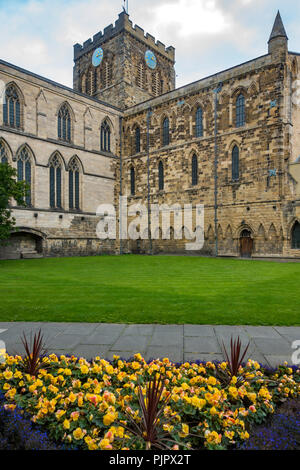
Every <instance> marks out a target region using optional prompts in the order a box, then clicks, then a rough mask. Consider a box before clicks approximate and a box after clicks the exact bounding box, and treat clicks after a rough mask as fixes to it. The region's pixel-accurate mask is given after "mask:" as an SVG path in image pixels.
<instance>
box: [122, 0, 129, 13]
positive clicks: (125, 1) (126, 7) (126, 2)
mask: <svg viewBox="0 0 300 470" xmlns="http://www.w3.org/2000/svg"><path fill="white" fill-rule="evenodd" d="M123 1H124V5H123V10H124V11H125V12H126V13H127V15H128V0H123Z"/></svg>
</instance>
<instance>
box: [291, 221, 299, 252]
mask: <svg viewBox="0 0 300 470" xmlns="http://www.w3.org/2000/svg"><path fill="white" fill-rule="evenodd" d="M292 248H295V249H300V224H299V222H296V223H295V225H294V227H293V229H292Z"/></svg>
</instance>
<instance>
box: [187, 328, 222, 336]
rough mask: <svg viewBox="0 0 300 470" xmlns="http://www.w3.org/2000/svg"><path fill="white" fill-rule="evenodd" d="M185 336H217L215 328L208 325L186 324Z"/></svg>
mask: <svg viewBox="0 0 300 470" xmlns="http://www.w3.org/2000/svg"><path fill="white" fill-rule="evenodd" d="M184 336H197V337H202V336H205V337H207V336H215V332H214V328H213V327H212V326H208V325H184Z"/></svg>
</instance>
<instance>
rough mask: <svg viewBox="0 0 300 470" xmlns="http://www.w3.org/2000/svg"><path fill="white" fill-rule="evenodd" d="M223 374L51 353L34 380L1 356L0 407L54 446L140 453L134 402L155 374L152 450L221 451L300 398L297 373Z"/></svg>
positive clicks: (247, 369) (192, 366)
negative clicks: (17, 412) (1, 397)
mask: <svg viewBox="0 0 300 470" xmlns="http://www.w3.org/2000/svg"><path fill="white" fill-rule="evenodd" d="M227 371H228V364H227V363H225V362H223V363H221V364H214V363H211V362H207V363H206V364H204V363H203V364H202V363H184V364H181V365H175V364H173V363H172V362H170V361H169V360H168V359H163V360H156V361H152V362H150V363H147V362H146V361H145V360H144V359H143V358H142V357H141V355H139V354H137V355H135V356H134V358H133V359H132V360H131V361H124V360H121V359H120V358H119V357H116V356H115V357H114V359H113V361H112V362H108V361H106V360H104V359H101V358H99V357H96V358H95V359H94V360H93V361H91V362H88V361H86V360H85V359H83V358H81V359H78V358H76V357H74V356H72V357H65V356H60V357H59V358H58V357H57V356H56V355H54V354H52V355H50V356H48V357H45V358H44V359H43V364H42V367H41V368H40V370H39V372H38V374H37V376H36V377H35V376H33V375H29V374H26V373H25V372H24V364H23V361H22V358H21V357H20V356H16V357H13V356H7V357H6V361H5V363H4V364H1V365H0V390H2V391H3V393H4V394H5V400H6V403H7V405H6V408H8V409H12V410H13V409H14V408H15V407H16V406H18V407H20V408H21V409H23V410H24V411H26V413H28V414H29V415H30V416H31V419H32V421H33V422H34V423H37V424H38V425H39V426H41V427H42V429H45V430H47V434H48V436H49V438H50V439H52V440H53V441H55V442H57V443H59V444H64V445H70V446H76V448H78V449H90V450H94V449H144V448H145V446H146V442H145V436H144V437H143V435H142V434H140V433H139V432H138V431H137V429H139V428H140V427H141V424H142V419H143V410H142V407H141V396H143V394H145V393H146V388H147V387H146V386H147V384H148V383H149V381H151V378H153V377H155V376H160V377H162V376H163V385H164V387H163V389H162V393H161V396H160V403H161V404H162V405H161V411H160V414H159V416H158V419H157V420H156V423H155V426H156V431H157V442H158V443H159V445H160V446H161V447H165V448H170V449H171V448H173V449H202V448H207V449H229V448H236V447H240V446H241V445H243V443H244V442H245V441H247V440H248V439H249V437H250V435H251V429H252V426H253V425H259V424H262V423H264V422H265V421H266V420H267V419H268V417H270V416H271V415H272V414H273V413H274V410H275V409H276V407H277V406H278V405H280V404H281V403H282V402H283V401H285V400H287V399H298V398H299V397H300V371H299V370H298V369H296V368H289V367H287V365H283V366H281V367H279V368H278V369H277V370H274V371H268V370H265V369H263V368H261V366H260V365H259V364H258V363H257V362H255V361H252V360H249V361H248V362H247V364H246V365H245V366H244V367H243V368H242V367H240V369H239V373H238V376H237V377H236V376H234V377H232V378H231V380H230V381H229V382H227V383H226V382H224V380H223V379H222V377H224V374H226V373H227ZM139 385H140V386H139ZM141 393H142V395H141ZM146 406H147V400H146ZM134 423H136V424H134ZM159 445H158V446H157V447H158V448H161V447H159Z"/></svg>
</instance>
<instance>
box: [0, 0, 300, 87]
mask: <svg viewBox="0 0 300 470" xmlns="http://www.w3.org/2000/svg"><path fill="white" fill-rule="evenodd" d="M122 5H123V1H122V0H9V1H7V0H0V18H1V28H0V58H1V59H3V60H5V61H7V62H10V63H12V64H15V65H18V66H19V67H22V68H25V69H27V70H29V71H31V72H35V73H37V74H39V75H42V76H44V77H47V78H49V79H52V80H55V81H56V82H59V83H62V84H64V85H66V86H69V87H72V74H73V45H74V44H75V43H77V42H78V43H83V42H84V41H86V40H87V39H89V38H92V37H93V35H94V34H96V33H97V32H98V31H101V30H103V29H104V28H105V27H106V26H108V25H109V24H111V23H114V22H115V21H116V19H117V18H118V14H119V13H120V12H121V11H122ZM278 9H279V10H280V12H281V16H282V19H283V22H284V25H285V28H286V31H287V35H288V37H289V50H290V51H296V52H300V29H299V26H298V24H299V20H300V2H299V0H129V15H130V19H131V21H132V22H133V24H138V25H139V26H140V27H142V28H143V29H144V30H145V32H148V33H150V34H151V35H152V36H155V38H156V39H158V40H160V41H161V42H163V43H164V44H165V45H166V46H170V45H172V46H173V47H175V49H176V66H175V67H176V74H177V77H176V86H177V87H178V86H182V85H185V84H187V83H190V82H192V81H195V80H199V79H201V78H203V77H206V76H208V75H211V74H213V73H216V72H219V71H221V70H224V69H226V68H229V67H232V66H235V65H238V64H240V63H242V62H246V61H247V60H250V59H253V58H254V57H258V56H260V55H263V54H265V53H267V41H268V39H269V36H270V33H271V30H272V26H273V23H274V19H275V16H276V13H277V10H278Z"/></svg>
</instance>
